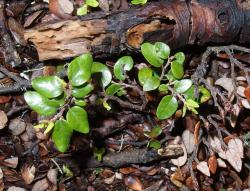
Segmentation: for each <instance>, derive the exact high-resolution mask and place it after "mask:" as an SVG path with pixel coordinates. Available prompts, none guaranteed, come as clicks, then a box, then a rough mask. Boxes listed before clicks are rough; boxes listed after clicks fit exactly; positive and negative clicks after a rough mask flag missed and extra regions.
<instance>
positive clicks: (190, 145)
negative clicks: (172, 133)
mask: <svg viewBox="0 0 250 191" xmlns="http://www.w3.org/2000/svg"><path fill="white" fill-rule="evenodd" d="M181 137H182V141H183V144H184V145H185V147H186V150H187V153H188V154H191V153H192V152H193V150H194V145H195V141H194V134H193V133H191V132H190V131H189V130H187V129H186V130H185V131H183V133H182V136H181Z"/></svg>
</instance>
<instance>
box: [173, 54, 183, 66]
mask: <svg viewBox="0 0 250 191" xmlns="http://www.w3.org/2000/svg"><path fill="white" fill-rule="evenodd" d="M174 57H175V60H176V61H177V62H179V63H180V64H183V63H184V61H185V54H183V52H177V53H176V54H175V55H174Z"/></svg>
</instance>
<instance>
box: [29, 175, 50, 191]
mask: <svg viewBox="0 0 250 191" xmlns="http://www.w3.org/2000/svg"><path fill="white" fill-rule="evenodd" d="M48 187H49V183H48V181H47V179H46V178H44V179H42V180H38V181H37V182H36V183H35V184H34V186H33V188H32V190H31V191H45V190H47V189H48Z"/></svg>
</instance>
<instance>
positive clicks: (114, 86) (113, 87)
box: [105, 84, 123, 96]
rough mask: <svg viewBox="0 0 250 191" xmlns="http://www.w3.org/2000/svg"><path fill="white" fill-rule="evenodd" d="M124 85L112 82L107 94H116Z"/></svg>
mask: <svg viewBox="0 0 250 191" xmlns="http://www.w3.org/2000/svg"><path fill="white" fill-rule="evenodd" d="M122 88H123V87H122V86H121V85H119V84H111V85H110V86H109V87H108V88H107V89H106V90H105V92H106V94H107V95H109V96H113V95H115V94H116V93H117V92H118V91H119V90H121V89H122Z"/></svg>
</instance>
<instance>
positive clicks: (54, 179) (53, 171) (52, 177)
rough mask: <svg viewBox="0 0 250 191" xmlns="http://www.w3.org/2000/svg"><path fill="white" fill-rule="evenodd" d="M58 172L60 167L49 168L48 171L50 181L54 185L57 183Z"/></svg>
mask: <svg viewBox="0 0 250 191" xmlns="http://www.w3.org/2000/svg"><path fill="white" fill-rule="evenodd" d="M57 174H58V169H49V171H48V172H47V177H48V179H49V181H50V182H51V183H52V184H54V185H56V184H57Z"/></svg>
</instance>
